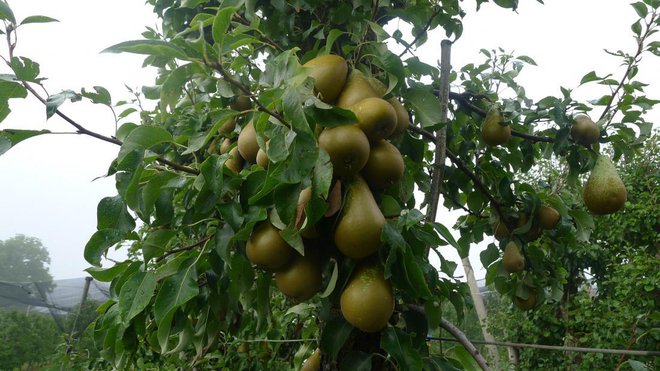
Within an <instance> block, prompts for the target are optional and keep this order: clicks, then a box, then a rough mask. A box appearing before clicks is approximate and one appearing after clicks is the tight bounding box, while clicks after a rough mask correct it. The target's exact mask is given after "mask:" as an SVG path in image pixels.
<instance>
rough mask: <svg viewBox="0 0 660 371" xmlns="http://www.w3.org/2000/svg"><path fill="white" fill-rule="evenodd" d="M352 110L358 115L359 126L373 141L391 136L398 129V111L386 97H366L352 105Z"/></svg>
mask: <svg viewBox="0 0 660 371" xmlns="http://www.w3.org/2000/svg"><path fill="white" fill-rule="evenodd" d="M351 111H353V113H354V114H355V117H357V120H358V126H359V127H360V129H362V131H363V132H364V134H365V135H366V136H367V138H368V139H369V140H370V141H371V142H376V141H379V140H381V139H385V138H387V137H389V136H390V135H392V133H393V132H394V130H395V129H396V123H397V116H396V111H395V110H394V107H392V105H391V104H390V103H388V102H387V101H386V100H384V99H381V98H376V97H371V98H365V99H363V100H361V101H359V102H357V103H356V104H354V105H353V106H351Z"/></svg>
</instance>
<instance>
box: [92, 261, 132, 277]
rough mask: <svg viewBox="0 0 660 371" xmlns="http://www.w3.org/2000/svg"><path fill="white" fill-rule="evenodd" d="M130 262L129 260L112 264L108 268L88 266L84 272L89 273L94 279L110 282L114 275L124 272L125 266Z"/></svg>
mask: <svg viewBox="0 0 660 371" xmlns="http://www.w3.org/2000/svg"><path fill="white" fill-rule="evenodd" d="M130 264H131V262H130V261H129V260H127V261H124V262H121V263H118V264H115V265H113V266H112V267H110V268H100V267H89V268H87V269H85V272H87V273H89V275H90V276H92V277H93V278H94V279H95V280H97V281H101V282H110V281H112V280H113V279H115V277H117V276H119V275H120V274H122V273H124V271H125V270H126V268H128V266H129V265H130Z"/></svg>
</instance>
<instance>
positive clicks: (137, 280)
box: [119, 271, 156, 324]
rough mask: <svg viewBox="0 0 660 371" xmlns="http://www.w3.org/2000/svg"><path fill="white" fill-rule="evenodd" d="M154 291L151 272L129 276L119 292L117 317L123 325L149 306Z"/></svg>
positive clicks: (154, 278)
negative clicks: (118, 316)
mask: <svg viewBox="0 0 660 371" xmlns="http://www.w3.org/2000/svg"><path fill="white" fill-rule="evenodd" d="M155 290H156V276H155V275H154V273H153V271H148V272H135V273H133V275H131V277H130V278H129V279H128V280H127V281H126V283H124V285H123V286H122V287H121V291H120V292H119V315H120V317H121V319H122V321H124V323H125V324H128V323H129V322H130V321H131V320H132V319H133V318H135V316H137V315H138V314H140V313H141V312H142V311H143V310H144V309H145V308H146V307H147V306H148V305H149V303H150V302H151V298H152V297H153V294H154V291H155Z"/></svg>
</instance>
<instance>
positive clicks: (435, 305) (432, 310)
mask: <svg viewBox="0 0 660 371" xmlns="http://www.w3.org/2000/svg"><path fill="white" fill-rule="evenodd" d="M424 312H426V320H427V321H428V323H429V330H435V329H436V328H438V327H439V326H440V322H441V318H442V304H441V303H440V302H439V301H438V300H429V301H427V302H426V304H424Z"/></svg>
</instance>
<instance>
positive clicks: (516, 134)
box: [511, 129, 555, 143]
mask: <svg viewBox="0 0 660 371" xmlns="http://www.w3.org/2000/svg"><path fill="white" fill-rule="evenodd" d="M511 136H514V137H518V138H523V139H525V140H529V141H532V142H545V143H554V142H555V139H554V138H550V137H541V136H538V135H533V134H527V133H523V132H520V131H516V130H513V129H512V130H511Z"/></svg>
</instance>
